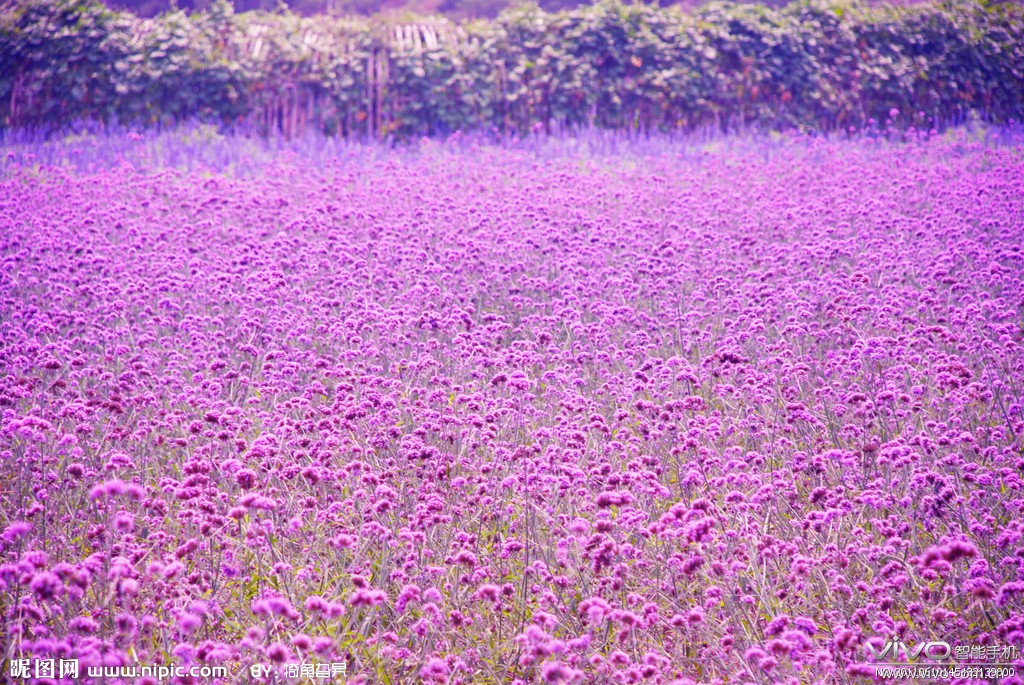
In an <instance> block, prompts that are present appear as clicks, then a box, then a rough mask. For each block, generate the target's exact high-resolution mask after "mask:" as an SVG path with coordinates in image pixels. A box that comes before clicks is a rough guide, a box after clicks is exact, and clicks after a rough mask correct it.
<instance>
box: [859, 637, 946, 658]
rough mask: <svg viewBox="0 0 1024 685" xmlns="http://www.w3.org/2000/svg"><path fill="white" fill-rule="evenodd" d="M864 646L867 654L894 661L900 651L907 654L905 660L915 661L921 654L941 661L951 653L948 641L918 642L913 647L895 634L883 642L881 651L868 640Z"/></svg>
mask: <svg viewBox="0 0 1024 685" xmlns="http://www.w3.org/2000/svg"><path fill="white" fill-rule="evenodd" d="M864 647H865V648H866V649H867V650H868V654H870V655H871V656H873V657H874V658H875V659H876V660H878V661H882V660H883V659H886V658H888V659H891V660H892V661H896V660H898V659H899V658H900V652H903V653H904V654H906V655H907V661H917V659H918V658H919V657H920V656H921V655H924V656H925V658H928V659H931V660H932V661H941V660H943V659H948V658H949V657H950V656H952V654H953V649H952V648H951V647H950V646H949V643H948V642H942V641H936V640H932V641H930V642H919V643H917V644H916V645H914V646H913V647H909V646H907V645H906V644H905V643H903V642H901V641H900V639H899V637H898V636H896V635H893V637H892V639H891V640H889V642H887V643H885V646H884V647H883V648H882V650H881V651H879V650H877V649H875V646H874V645H873V644H871V643H870V642H866V643H864Z"/></svg>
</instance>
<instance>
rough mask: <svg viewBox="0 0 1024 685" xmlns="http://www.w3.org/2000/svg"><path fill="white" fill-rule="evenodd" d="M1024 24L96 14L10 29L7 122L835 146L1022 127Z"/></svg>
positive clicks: (0, 85)
mask: <svg viewBox="0 0 1024 685" xmlns="http://www.w3.org/2000/svg"><path fill="white" fill-rule="evenodd" d="M1022 105H1024V11H1022V9H1021V7H1020V6H1019V5H1015V4H997V5H983V4H976V3H970V2H955V3H945V4H942V5H938V4H936V5H918V6H912V7H872V8H869V7H859V6H856V5H823V4H816V3H814V2H799V3H794V4H792V5H789V6H788V7H785V8H784V9H782V10H772V9H768V8H765V7H757V6H750V5H732V4H714V5H711V6H708V7H706V8H704V9H703V10H701V11H699V12H697V13H696V14H693V15H687V14H684V13H682V12H679V11H677V10H674V9H662V8H658V7H653V6H648V5H642V4H638V5H621V4H617V3H603V4H599V5H596V6H593V7H587V8H581V9H579V10H574V11H571V12H566V13H559V14H547V13H544V12H543V11H541V10H539V9H521V10H516V11H513V12H508V13H505V14H503V15H501V16H500V17H499V18H498V19H496V20H494V21H488V22H479V23H468V24H462V25H459V24H454V23H451V22H448V21H446V20H443V19H429V20H422V21H418V22H407V23H398V22H390V21H383V20H379V21H378V20H367V19H342V20H339V19H336V18H326V17H323V18H299V17H296V16H290V15H282V14H267V13H244V14H234V13H233V12H232V10H231V7H230V5H228V4H226V3H222V4H218V5H216V6H215V7H214V8H213V9H212V10H211V11H209V12H205V13H201V14H195V15H191V16H189V15H186V14H185V13H183V12H176V13H171V14H166V15H163V16H161V17H158V18H156V19H149V20H146V19H139V18H136V17H134V16H133V15H130V14H125V13H117V12H111V11H109V10H107V9H105V8H103V7H102V6H100V5H98V4H93V3H91V2H81V1H72V2H68V1H60V2H30V3H27V4H22V5H20V6H18V7H17V8H15V9H13V10H9V11H8V12H7V14H6V15H5V16H3V18H2V19H0V122H2V123H3V125H4V126H8V127H13V126H26V125H27V126H37V125H53V124H60V123H62V122H67V121H72V120H76V119H83V118H88V119H100V120H104V121H119V122H122V123H157V122H160V123H173V122H176V121H180V120H182V119H185V118H192V117H200V118H209V119H215V120H220V121H224V122H229V123H235V122H248V123H254V124H256V125H258V126H259V127H260V129H261V130H263V131H272V130H277V131H282V132H284V133H286V134H289V135H291V134H295V133H298V132H300V131H301V130H303V129H304V128H306V127H316V128H319V129H321V130H324V131H327V132H329V133H333V132H337V133H341V134H344V135H360V134H370V135H377V136H380V135H388V134H395V135H398V136H411V135H423V134H427V135H430V134H438V133H447V132H451V131H455V130H468V129H484V130H498V131H503V132H509V131H520V132H522V131H528V130H530V129H531V128H533V127H549V128H550V127H552V126H565V125H569V126H572V125H596V126H601V127H614V128H633V127H637V128H662V129H665V128H693V127H697V126H707V125H718V126H721V127H722V128H724V129H729V128H736V127H739V126H745V125H750V124H755V125H758V126H762V127H765V128H788V127H790V126H804V127H809V128H815V129H832V130H834V129H837V128H845V127H847V126H857V127H860V126H863V125H865V124H867V123H868V121H869V119H871V118H874V119H876V120H879V121H883V120H884V119H886V118H887V117H888V116H889V112H890V111H891V110H892V109H894V108H895V109H898V110H899V111H900V113H901V114H900V117H901V120H902V121H903V122H904V123H907V122H915V123H916V118H917V117H919V113H921V112H923V113H925V116H926V117H932V118H934V120H935V121H936V122H937V123H938V124H939V125H941V124H942V123H943V122H949V121H956V120H959V119H962V118H963V117H965V116H967V115H969V114H971V113H972V112H976V113H978V114H980V115H981V116H983V117H984V118H987V119H989V120H992V121H997V122H1004V121H1007V120H1010V119H1014V118H1016V119H1020V118H1021V115H1022V110H1024V106H1022Z"/></svg>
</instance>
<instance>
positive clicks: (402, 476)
mask: <svg viewBox="0 0 1024 685" xmlns="http://www.w3.org/2000/svg"><path fill="white" fill-rule="evenodd" d="M1022 188H1024V162H1022V160H1021V156H1020V152H1019V150H1017V149H1014V148H1009V147H984V146H983V145H981V144H978V143H973V142H970V141H967V140H955V141H953V142H944V141H943V140H939V139H934V140H931V141H928V142H919V143H914V144H906V145H903V144H888V143H879V142H874V143H871V144H865V143H858V142H846V143H839V142H826V141H810V142H806V141H805V142H799V143H793V144H791V145H788V146H780V145H769V144H767V143H766V144H765V145H764V147H760V148H759V147H757V146H749V147H748V148H747V149H744V150H741V149H739V148H730V147H726V148H724V149H719V150H717V151H714V150H709V151H708V152H706V153H704V154H702V155H686V156H673V155H668V154H665V155H645V156H641V157H634V158H626V157H623V158H614V157H606V158H601V159H594V158H590V159H588V158H584V157H573V156H565V157H562V158H558V159H553V160H547V161H544V162H541V161H539V160H538V159H536V158H534V157H531V155H530V154H528V153H526V152H522V151H514V150H509V149H501V148H485V147H481V148H477V149H475V150H472V151H471V150H469V149H467V148H464V149H461V150H449V149H446V148H444V147H443V146H440V147H427V148H425V149H424V150H423V151H421V152H420V153H419V154H413V155H399V154H394V155H389V154H384V153H382V154H380V155H379V156H378V157H377V158H374V159H368V160H364V161H363V162H362V163H361V164H360V165H359V166H358V167H356V166H351V165H346V164H343V163H336V164H326V165H324V166H322V167H321V168H318V169H316V170H310V169H307V168H303V167H302V165H301V164H299V163H297V162H296V161H294V160H293V161H290V162H278V163H273V164H271V165H269V166H267V167H266V169H265V170H264V171H263V173H259V174H253V175H250V176H246V177H244V178H243V177H239V176H233V175H231V174H230V173H220V172H217V173H200V172H195V173H180V172H177V171H171V170H167V169H163V170H161V169H148V170H136V169H132V168H130V167H128V166H116V167H99V168H96V169H93V170H77V171H71V170H67V169H58V168H44V169H42V170H31V169H28V168H23V169H20V170H19V169H13V170H9V173H8V174H7V176H6V177H4V178H3V179H0V225H3V226H4V229H3V230H2V231H0V469H2V473H0V475H2V486H0V512H2V514H0V530H2V532H0V612H2V613H0V624H2V631H3V634H4V635H5V638H7V640H8V643H9V645H10V646H9V647H8V648H7V652H6V654H5V656H10V655H17V654H22V655H31V656H33V657H36V658H47V657H53V658H78V659H81V660H82V663H83V668H84V667H85V666H86V665H118V664H128V663H140V664H154V665H155V664H160V663H163V662H164V661H165V660H166V659H168V658H170V659H172V660H173V661H174V662H175V663H196V664H226V665H229V666H230V667H231V668H232V672H233V673H237V674H242V673H244V674H246V675H245V677H248V675H247V674H248V668H247V666H248V665H249V664H252V663H274V664H287V663H297V662H307V663H308V662H310V661H317V662H324V663H327V662H342V661H343V662H345V663H346V666H347V673H348V677H349V682H351V683H366V684H368V683H373V682H379V681H380V680H379V679H380V674H381V673H387V674H388V677H389V679H390V682H409V683H413V682H425V683H451V684H455V683H462V684H466V685H468V684H470V683H522V684H525V683H654V684H662V685H667V684H669V683H697V682H700V683H727V682H728V683H737V682H750V683H768V682H780V683H800V682H848V681H849V679H850V678H851V677H860V676H858V674H861V673H863V672H865V671H864V669H863V667H862V663H863V662H864V661H865V660H866V658H867V654H866V652H865V651H864V648H863V645H864V644H865V642H866V641H867V640H869V639H875V638H877V639H879V640H882V641H888V640H889V639H891V637H892V636H893V635H896V636H899V637H900V639H902V640H903V641H904V642H906V643H908V644H913V643H916V642H918V641H921V640H926V639H941V640H946V641H948V642H949V643H950V644H978V645H1016V646H1017V647H1018V648H1021V647H1024V397H1022V392H1024V348H1022V343H1024V326H1022V317H1024V192H1021V190H1022ZM879 644H881V643H879ZM1019 670H1020V669H1019ZM5 675H6V674H5ZM239 677H241V676H239ZM1010 682H1020V681H1019V680H1018V681H1010Z"/></svg>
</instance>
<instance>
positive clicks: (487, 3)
mask: <svg viewBox="0 0 1024 685" xmlns="http://www.w3.org/2000/svg"><path fill="white" fill-rule="evenodd" d="M213 1H214V0H107V2H106V4H107V5H108V6H110V7H112V8H115V9H121V10H128V11H131V12H133V13H134V14H136V15H138V16H140V17H153V16H156V15H158V14H160V13H162V12H166V11H168V10H172V9H182V10H189V11H191V10H196V11H201V10H206V9H209V7H210V5H211V4H212V3H213ZM750 1H751V2H752V1H753V0H750ZM789 1H790V0H759V2H757V4H759V5H765V6H768V7H782V6H784V5H786V4H788V3H789ZM911 1H912V0H911ZM705 2H706V0H654V2H652V3H650V4H656V5H660V6H662V7H667V6H669V5H677V6H680V7H682V8H683V9H693V8H696V7H699V6H700V5H702V4H704V3H705ZM745 2H746V0H740V3H741V4H742V3H745ZM233 4H234V7H235V11H237V12H246V11H250V10H265V11H274V10H278V9H288V10H290V11H292V12H294V13H295V14H300V15H303V16H312V15H315V14H339V15H340V14H362V15H373V14H402V13H413V14H420V15H423V14H443V15H446V16H449V17H452V18H455V19H470V18H491V17H495V16H497V15H498V13H499V12H501V11H502V10H503V9H506V8H509V7H513V6H516V5H521V4H524V2H523V0H235V1H234V2H233ZM536 4H538V5H539V6H540V7H541V8H542V9H544V10H546V11H548V12H557V11H558V10H562V9H571V8H573V7H579V6H580V5H586V4H589V3H588V2H587V0H539V1H538V2H537V3H536ZM868 4H873V2H869V3H868ZM888 4H909V3H908V1H907V0H904V1H903V2H889V3H888Z"/></svg>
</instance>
